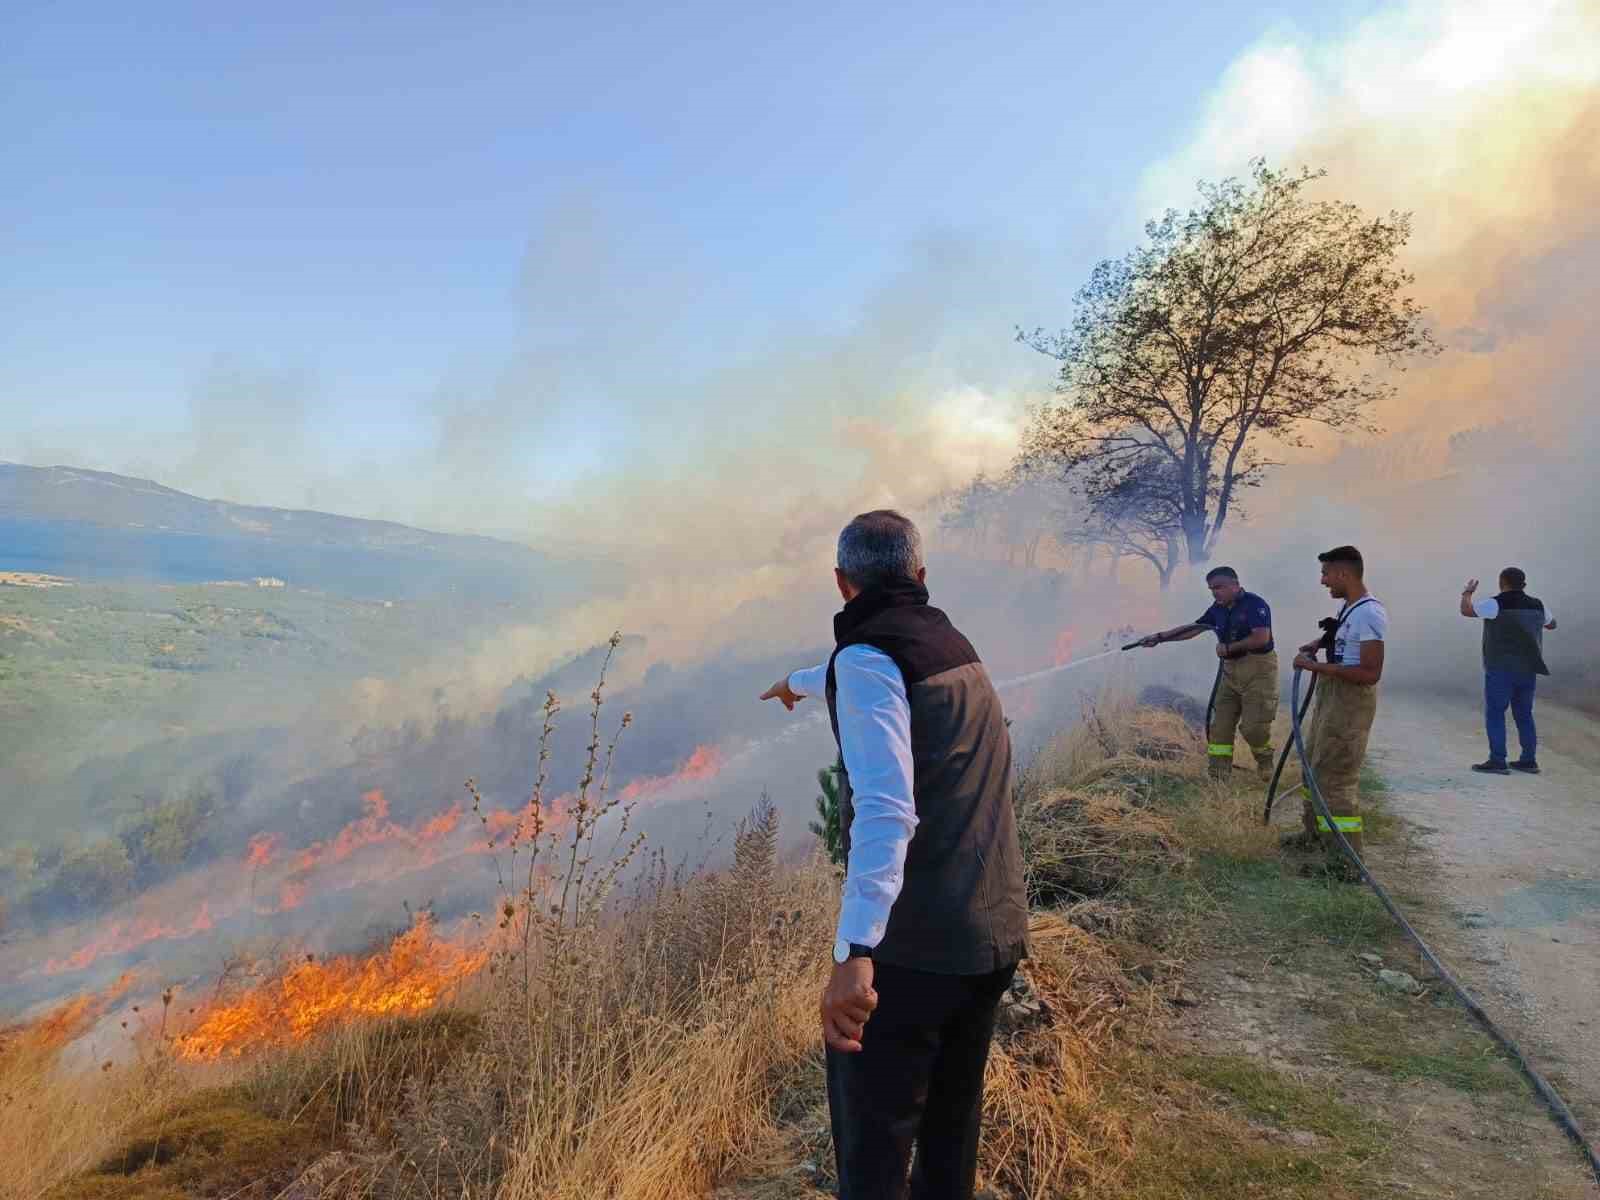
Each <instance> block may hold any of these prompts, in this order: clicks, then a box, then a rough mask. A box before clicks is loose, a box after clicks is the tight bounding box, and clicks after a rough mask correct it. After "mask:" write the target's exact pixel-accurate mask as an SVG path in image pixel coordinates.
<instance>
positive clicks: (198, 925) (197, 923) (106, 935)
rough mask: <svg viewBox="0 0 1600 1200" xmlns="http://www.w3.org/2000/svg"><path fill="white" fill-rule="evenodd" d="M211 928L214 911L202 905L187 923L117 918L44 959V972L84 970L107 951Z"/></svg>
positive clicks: (145, 918)
mask: <svg viewBox="0 0 1600 1200" xmlns="http://www.w3.org/2000/svg"><path fill="white" fill-rule="evenodd" d="M211 927H212V920H211V911H210V909H209V907H208V906H206V905H205V904H202V905H201V906H200V911H199V912H198V913H197V914H196V915H195V916H194V918H193V919H192V920H190V921H189V922H188V923H187V924H185V923H183V922H176V923H169V922H166V921H158V920H156V919H155V918H153V917H138V918H135V919H134V920H132V921H114V922H112V923H111V925H110V926H109V927H107V928H106V929H104V930H102V931H101V932H100V933H99V934H97V935H96V936H95V937H94V938H92V939H91V940H90V941H89V942H88V944H86V945H84V946H81V947H79V948H78V949H77V950H76V951H74V952H73V953H72V954H69V955H67V957H65V958H50V959H47V960H45V964H44V973H45V974H46V975H59V974H61V973H62V972H63V971H81V970H83V969H84V968H85V967H87V966H89V965H90V964H91V963H93V962H94V961H95V960H96V959H97V958H100V957H101V956H102V955H106V954H126V953H127V952H128V951H129V950H137V949H138V948H139V947H140V946H143V945H145V944H146V943H147V942H154V941H158V940H160V939H161V938H182V937H189V936H190V935H192V934H196V933H203V932H204V931H205V930H208V929H210V928H211Z"/></svg>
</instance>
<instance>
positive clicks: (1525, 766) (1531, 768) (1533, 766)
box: [1511, 761, 1539, 775]
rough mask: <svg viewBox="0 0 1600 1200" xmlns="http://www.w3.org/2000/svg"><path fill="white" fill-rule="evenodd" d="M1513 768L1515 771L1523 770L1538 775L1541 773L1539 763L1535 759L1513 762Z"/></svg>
mask: <svg viewBox="0 0 1600 1200" xmlns="http://www.w3.org/2000/svg"><path fill="white" fill-rule="evenodd" d="M1511 769H1512V770H1513V771H1522V772H1524V773H1526V774H1528V775H1537V774H1538V773H1539V764H1538V763H1536V762H1533V761H1529V762H1514V763H1512V764H1511Z"/></svg>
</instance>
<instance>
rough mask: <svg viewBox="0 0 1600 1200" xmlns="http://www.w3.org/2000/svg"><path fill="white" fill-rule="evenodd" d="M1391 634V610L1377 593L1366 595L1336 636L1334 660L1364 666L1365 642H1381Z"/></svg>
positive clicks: (1347, 664) (1358, 602)
mask: <svg viewBox="0 0 1600 1200" xmlns="http://www.w3.org/2000/svg"><path fill="white" fill-rule="evenodd" d="M1388 633H1389V611H1388V609H1386V608H1384V607H1383V602H1382V601H1381V600H1379V599H1378V598H1377V597H1376V596H1363V597H1362V598H1361V599H1359V600H1357V601H1356V602H1355V604H1354V605H1353V606H1352V607H1351V608H1350V611H1349V615H1348V616H1347V617H1346V618H1345V622H1344V624H1343V625H1341V626H1339V632H1338V633H1336V634H1334V635H1333V661H1334V662H1336V663H1339V664H1341V665H1343V666H1346V667H1359V666H1360V665H1361V643H1362V642H1381V641H1383V640H1384V638H1385V637H1386V636H1387V635H1388Z"/></svg>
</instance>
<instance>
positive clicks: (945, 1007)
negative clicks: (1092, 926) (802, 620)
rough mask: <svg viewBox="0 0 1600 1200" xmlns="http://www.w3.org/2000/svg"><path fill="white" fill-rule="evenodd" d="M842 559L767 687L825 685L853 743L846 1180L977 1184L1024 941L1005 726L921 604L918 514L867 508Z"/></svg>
mask: <svg viewBox="0 0 1600 1200" xmlns="http://www.w3.org/2000/svg"><path fill="white" fill-rule="evenodd" d="M837 561H838V567H837V568H836V570H835V571H834V577H835V582H836V583H837V584H838V588H839V594H840V595H841V596H842V597H843V598H844V601H845V605H844V609H843V610H842V611H841V612H840V613H839V614H838V615H837V616H836V617H834V621H833V632H834V642H835V646H834V651H833V654H832V656H831V657H830V658H829V659H828V661H827V662H826V663H825V664H823V665H821V666H817V667H814V668H811V669H809V670H803V671H796V672H794V673H793V674H791V675H788V676H786V677H785V678H783V679H780V680H779V681H778V682H777V683H775V684H773V685H772V687H770V688H768V689H767V691H766V692H765V693H764V694H763V695H762V697H761V698H762V699H763V700H771V699H777V700H781V701H782V702H783V704H784V706H785V707H786V708H789V709H793V708H794V706H795V704H797V703H798V702H799V701H801V700H803V699H804V698H805V697H806V696H808V695H815V694H818V693H821V694H822V695H824V696H825V697H826V699H827V705H828V716H829V718H830V719H831V721H832V724H833V732H834V738H835V740H836V741H837V742H838V745H839V752H840V756H841V758H842V759H843V762H844V776H843V778H842V779H841V786H840V796H839V801H840V803H839V807H840V824H841V826H842V828H843V832H844V840H845V849H846V854H847V864H846V873H845V881H844V895H843V901H842V903H841V906H840V912H839V924H838V930H837V940H836V941H835V943H834V947H833V962H834V966H833V974H832V978H831V979H830V980H829V982H828V986H827V989H826V990H825V991H824V992H823V996H822V1005H821V1008H822V1034H823V1038H824V1040H825V1042H826V1043H827V1051H826V1053H827V1069H828V1108H829V1111H830V1113H831V1115H832V1123H833V1143H834V1154H835V1156H836V1158H837V1160H838V1168H839V1194H840V1196H841V1197H842V1198H843V1200H900V1198H901V1197H906V1196H908V1195H909V1196H911V1197H913V1198H914V1200H970V1197H971V1196H972V1193H973V1187H974V1182H975V1177H976V1172H977V1162H978V1133H979V1125H980V1122H981V1118H982V1115H983V1072H984V1066H985V1064H986V1063H987V1061H988V1056H989V1042H990V1039H991V1037H992V1036H993V1032H994V1022H995V1014H996V1010H997V1008H998V1006H999V1002H1000V998H1001V997H1002V995H1003V994H1004V993H1005V991H1006V988H1007V987H1008V986H1009V985H1010V983H1011V980H1012V977H1013V975H1014V974H1015V972H1016V968H1017V963H1018V962H1020V961H1021V959H1022V958H1023V957H1024V955H1025V954H1026V952H1027V933H1028V906H1027V899H1026V896H1025V893H1024V890H1023V881H1022V855H1021V851H1020V849H1019V847H1018V844H1017V828H1016V818H1015V815H1014V813H1013V811H1012V805H1011V782H1012V781H1011V739H1010V735H1009V734H1008V733H1007V731H1006V725H1005V717H1004V714H1003V713H1002V711H1001V707H1000V698H999V696H997V695H996V694H995V690H994V685H993V684H992V683H991V682H990V679H989V674H988V672H987V671H986V670H985V669H984V666H983V663H982V662H981V661H979V658H978V654H977V652H976V651H975V650H974V649H973V648H972V644H971V643H970V642H968V641H967V639H966V638H965V637H963V636H962V635H961V634H960V632H958V631H957V630H956V628H955V626H953V625H952V624H951V623H950V620H949V618H948V617H946V616H945V615H944V613H942V612H940V611H939V610H938V609H936V608H933V607H931V606H930V605H929V604H928V592H927V589H926V588H925V587H924V586H923V584H924V580H925V578H926V571H925V569H924V567H923V564H922V538H921V535H920V534H919V533H918V532H917V527H916V526H915V525H913V524H912V523H911V522H910V521H909V520H907V519H906V518H905V517H903V516H901V515H900V514H899V513H896V512H890V511H888V510H881V511H878V512H870V513H864V514H862V515H861V516H859V517H857V518H856V519H855V520H853V521H851V522H850V524H849V525H847V526H845V528H844V532H842V533H841V534H840V535H839V547H838V560H837ZM913 1144H915V1146H916V1169H915V1170H914V1171H912V1172H911V1173H910V1180H909V1185H908V1181H907V1172H908V1167H909V1163H910V1159H911V1150H912V1146H913Z"/></svg>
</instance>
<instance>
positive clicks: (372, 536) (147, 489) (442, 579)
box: [0, 463, 585, 603]
mask: <svg viewBox="0 0 1600 1200" xmlns="http://www.w3.org/2000/svg"><path fill="white" fill-rule="evenodd" d="M4 570H10V571H42V572H47V573H50V574H57V575H67V576H73V577H78V578H93V579H102V580H107V579H140V580H147V581H153V582H164V583H204V582H214V581H221V580H246V581H248V580H254V579H257V578H266V579H274V580H277V579H281V580H283V581H285V583H287V584H288V585H289V586H291V587H306V588H315V589H318V590H323V591H331V592H337V593H339V594H342V595H348V596H354V597H358V598H362V599H417V598H422V597H426V596H443V595H449V594H461V593H464V592H471V593H474V598H475V599H476V600H478V601H480V602H483V601H487V602H491V603H494V602H499V603H504V602H508V601H519V600H520V601H527V600H535V599H541V600H551V599H554V596H553V594H552V593H553V592H557V591H559V592H563V593H570V592H574V591H577V590H581V587H582V586H583V583H584V582H585V581H581V580H579V579H578V578H576V575H580V574H584V573H585V571H584V569H582V568H579V567H577V566H576V564H572V563H560V564H558V563H556V562H555V561H553V560H552V559H550V558H549V557H548V556H546V555H543V554H540V553H539V552H538V551H536V550H531V549H529V548H528V547H526V546H519V545H516V544H515V543H512V542H504V541H499V540H496V539H494V538H486V537H473V536H466V535H460V534H446V533H430V532H428V531H426V530H422V529H413V528H411V527H410V526H407V525H399V524H396V523H394V522H392V521H367V520H361V519H359V518H355V517H341V516H336V515H334V514H332V513H322V512H311V511H307V510H301V509H286V508H263V507H258V506H254V505H246V504H232V503H230V502H228V501H226V500H205V499H202V498H200V497H199V496H191V495H189V494H188V493H187V492H180V491H177V490H176V489H174V488H169V487H163V486H162V485H161V484H159V483H154V482H152V481H151V480H148V479H133V478H130V477H128V476H125V475H113V474H110V473H109V472H106V471H88V470H82V469H79V468H76V467H27V466H21V465H18V464H14V463H0V571H4Z"/></svg>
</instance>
